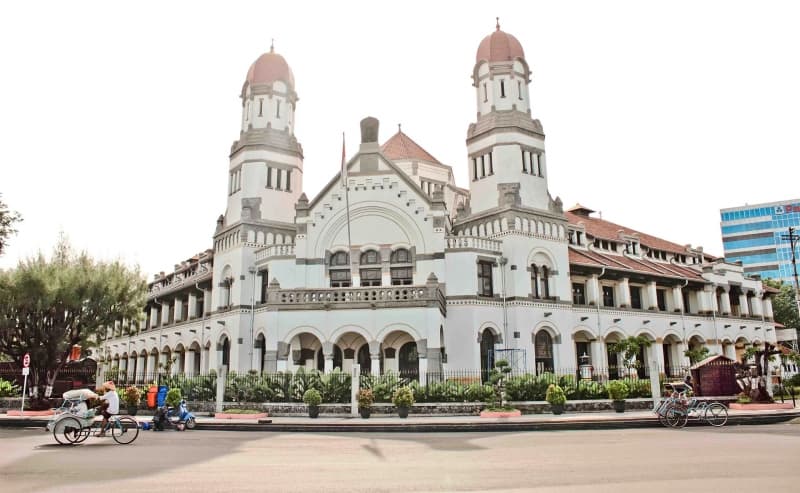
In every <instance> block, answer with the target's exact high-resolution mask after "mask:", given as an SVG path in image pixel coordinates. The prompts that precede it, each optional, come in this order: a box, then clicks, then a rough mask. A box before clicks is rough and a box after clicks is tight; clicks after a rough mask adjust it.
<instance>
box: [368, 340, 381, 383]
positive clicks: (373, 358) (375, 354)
mask: <svg viewBox="0 0 800 493" xmlns="http://www.w3.org/2000/svg"><path fill="white" fill-rule="evenodd" d="M369 358H370V367H369V371H370V374H372V375H380V374H381V343H380V342H378V341H369Z"/></svg>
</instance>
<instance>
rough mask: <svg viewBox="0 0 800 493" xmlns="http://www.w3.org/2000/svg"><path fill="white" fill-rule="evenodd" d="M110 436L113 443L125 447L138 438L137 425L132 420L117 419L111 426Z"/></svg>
mask: <svg viewBox="0 0 800 493" xmlns="http://www.w3.org/2000/svg"><path fill="white" fill-rule="evenodd" d="M111 436H112V437H114V441H115V442H117V443H121V444H122V445H127V444H129V443H131V442H132V441H134V440H136V437H138V436H139V423H137V422H136V420H135V419H133V418H127V417H125V418H118V419H117V420H116V422H115V423H114V424H113V425H111Z"/></svg>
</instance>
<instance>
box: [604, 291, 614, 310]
mask: <svg viewBox="0 0 800 493" xmlns="http://www.w3.org/2000/svg"><path fill="white" fill-rule="evenodd" d="M603 306H612V307H613V306H614V287H613V286H603Z"/></svg>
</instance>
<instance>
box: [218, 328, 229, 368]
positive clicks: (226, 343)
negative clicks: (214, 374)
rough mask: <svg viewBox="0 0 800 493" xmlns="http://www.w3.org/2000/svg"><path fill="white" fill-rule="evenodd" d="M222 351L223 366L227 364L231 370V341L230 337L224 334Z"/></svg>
mask: <svg viewBox="0 0 800 493" xmlns="http://www.w3.org/2000/svg"><path fill="white" fill-rule="evenodd" d="M220 352H221V353H222V354H221V360H222V366H225V367H227V368H228V370H230V367H231V341H230V339H228V337H227V336H222V343H221V344H220Z"/></svg>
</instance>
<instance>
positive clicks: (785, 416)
mask: <svg viewBox="0 0 800 493" xmlns="http://www.w3.org/2000/svg"><path fill="white" fill-rule="evenodd" d="M363 421H368V420H363ZM785 422H790V423H796V424H800V417H798V414H797V413H796V412H791V413H771V414H763V415H744V416H742V415H739V416H730V417H729V418H728V423H727V424H726V426H744V425H767V424H776V423H785ZM45 425H47V420H44V419H30V418H29V419H24V418H5V419H1V420H0V428H41V429H44V427H45ZM687 426H688V427H701V426H707V425H705V424H703V423H701V422H699V421H697V420H692V421H689V423H688V424H687ZM661 427H663V426H662V425H661V424H660V423H659V422H658V419H657V418H655V417H652V418H651V417H646V418H631V419H610V420H609V419H591V418H587V419H580V420H567V421H526V420H520V421H511V420H509V421H504V422H478V421H472V422H466V423H446V422H445V423H442V422H431V423H413V422H411V423H409V422H397V423H375V424H368V423H364V422H362V420H353V423H320V424H317V423H308V422H303V423H274V422H273V423H237V422H228V423H203V422H198V423H197V428H195V430H194V431H197V430H201V431H202V430H208V431H251V432H252V431H260V432H277V433H454V432H455V433H462V432H503V431H562V430H563V431H566V430H618V429H627V428H631V429H632V428H661Z"/></svg>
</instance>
